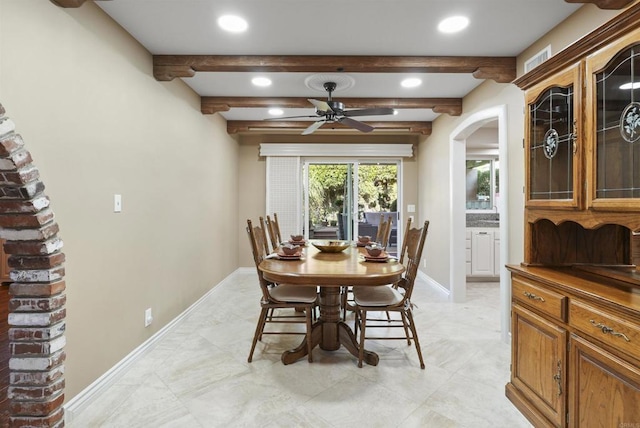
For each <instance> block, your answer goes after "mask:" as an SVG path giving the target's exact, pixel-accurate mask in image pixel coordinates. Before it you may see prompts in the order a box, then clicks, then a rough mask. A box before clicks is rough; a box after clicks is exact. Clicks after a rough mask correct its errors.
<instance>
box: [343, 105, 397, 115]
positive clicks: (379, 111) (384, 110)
mask: <svg viewBox="0 0 640 428" xmlns="http://www.w3.org/2000/svg"><path fill="white" fill-rule="evenodd" d="M393 113H394V110H393V109H392V108H389V107H381V108H363V109H360V110H347V111H345V112H344V115H345V116H378V115H385V114H393Z"/></svg>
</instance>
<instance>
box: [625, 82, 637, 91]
mask: <svg viewBox="0 0 640 428" xmlns="http://www.w3.org/2000/svg"><path fill="white" fill-rule="evenodd" d="M638 88H640V82H629V83H625V84H624V85H620V89H623V90H625V89H638Z"/></svg>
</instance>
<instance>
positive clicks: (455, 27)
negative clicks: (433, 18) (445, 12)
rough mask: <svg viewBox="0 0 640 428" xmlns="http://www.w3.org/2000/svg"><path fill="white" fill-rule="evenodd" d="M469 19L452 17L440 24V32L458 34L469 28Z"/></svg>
mask: <svg viewBox="0 0 640 428" xmlns="http://www.w3.org/2000/svg"><path fill="white" fill-rule="evenodd" d="M467 25H469V18H467V17H466V16H450V17H449V18H445V19H443V20H442V21H440V23H439V24H438V30H439V31H440V32H442V33H457V32H458V31H462V30H464V29H465V28H467Z"/></svg>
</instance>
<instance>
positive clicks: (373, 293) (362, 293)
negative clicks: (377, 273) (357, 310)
mask: <svg viewBox="0 0 640 428" xmlns="http://www.w3.org/2000/svg"><path fill="white" fill-rule="evenodd" d="M402 299H403V296H402V294H401V293H400V292H399V291H398V290H396V289H395V288H392V287H389V286H386V285H378V286H375V287H369V286H356V287H353V300H354V301H355V302H356V305H358V306H393V305H398V304H400V302H402Z"/></svg>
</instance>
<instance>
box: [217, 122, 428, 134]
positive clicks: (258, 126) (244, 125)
mask: <svg viewBox="0 0 640 428" xmlns="http://www.w3.org/2000/svg"><path fill="white" fill-rule="evenodd" d="M311 123H312V122H311V121H286V120H273V121H271V120H270V121H261V120H229V121H227V133H229V134H237V133H240V132H251V131H253V130H256V131H257V132H262V131H264V130H295V129H300V130H302V129H306V128H308V127H309V125H311ZM365 123H366V124H368V125H371V126H373V127H374V128H376V129H384V130H406V131H408V132H409V133H413V134H422V135H431V122H385V121H380V122H365ZM333 128H335V129H340V130H350V129H352V128H350V127H348V126H345V125H343V124H341V123H327V124H325V125H323V126H322V127H321V128H320V129H325V130H326V129H333ZM356 132H357V131H356ZM374 132H375V131H374Z"/></svg>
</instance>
